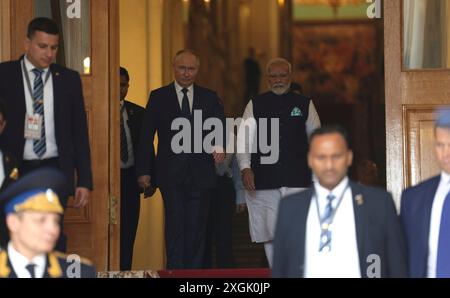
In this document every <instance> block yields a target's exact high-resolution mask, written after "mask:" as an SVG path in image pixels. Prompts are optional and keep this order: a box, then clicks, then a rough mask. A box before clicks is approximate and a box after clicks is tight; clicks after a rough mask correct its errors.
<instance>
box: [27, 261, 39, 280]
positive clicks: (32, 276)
mask: <svg viewBox="0 0 450 298" xmlns="http://www.w3.org/2000/svg"><path fill="white" fill-rule="evenodd" d="M34 267H36V265H35V264H33V263H30V264H28V265H26V266H25V268H26V269H27V270H28V272H30V276H31V278H36V274H35V273H34Z"/></svg>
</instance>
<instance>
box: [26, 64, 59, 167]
mask: <svg viewBox="0 0 450 298" xmlns="http://www.w3.org/2000/svg"><path fill="white" fill-rule="evenodd" d="M24 61H25V68H26V72H27V73H28V77H29V79H30V87H31V90H33V87H34V84H33V82H34V77H35V75H34V73H33V69H34V68H36V67H35V66H34V65H33V64H32V63H31V62H30V61H29V60H28V59H27V56H25V57H24ZM43 71H44V72H43V73H42V81H43V82H44V83H45V78H46V77H47V73H48V72H49V71H50V68H49V67H47V68H45V69H43ZM22 77H23V88H24V91H25V104H26V109H27V115H33V114H34V109H33V95H32V94H30V91H29V90H28V85H27V79H26V77H25V74H24V73H23V71H22ZM53 104H54V98H53V79H52V75H51V74H50V76H49V78H48V81H47V83H45V86H44V121H45V145H46V151H45V153H44V155H43V156H42V159H48V158H53V157H58V147H57V146H56V137H55V117H54V116H55V114H54V105H53ZM24 121H25V119H24ZM23 159H24V160H33V159H39V157H38V156H37V155H36V153H35V152H34V150H33V140H31V139H28V140H26V141H25V148H24V151H23Z"/></svg>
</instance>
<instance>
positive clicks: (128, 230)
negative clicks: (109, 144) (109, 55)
mask: <svg viewBox="0 0 450 298" xmlns="http://www.w3.org/2000/svg"><path fill="white" fill-rule="evenodd" d="M129 82H130V76H129V74H128V71H127V70H126V69H125V68H123V67H121V68H120V186H121V188H120V197H121V201H120V270H131V265H132V261H133V246H134V240H135V238H136V230H137V226H138V222H139V210H140V194H139V193H140V190H139V185H138V183H137V177H136V168H135V161H136V150H137V148H138V141H139V134H140V131H141V125H142V115H143V114H144V108H142V107H140V106H138V105H136V104H134V103H132V102H130V101H127V100H125V97H126V96H127V93H128V87H129Z"/></svg>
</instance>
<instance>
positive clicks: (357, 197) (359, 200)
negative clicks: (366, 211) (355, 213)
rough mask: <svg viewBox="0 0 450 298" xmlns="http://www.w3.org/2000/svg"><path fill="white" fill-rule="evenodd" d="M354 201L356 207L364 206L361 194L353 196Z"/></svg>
mask: <svg viewBox="0 0 450 298" xmlns="http://www.w3.org/2000/svg"><path fill="white" fill-rule="evenodd" d="M355 201H356V204H357V205H358V206H361V205H362V204H364V199H363V196H362V194H357V195H356V196H355Z"/></svg>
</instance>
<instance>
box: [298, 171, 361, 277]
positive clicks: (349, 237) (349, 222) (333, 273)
mask: <svg viewBox="0 0 450 298" xmlns="http://www.w3.org/2000/svg"><path fill="white" fill-rule="evenodd" d="M347 185H348V178H347V177H346V178H345V179H343V180H342V181H341V182H340V183H339V184H338V185H337V186H336V187H335V188H334V189H333V190H332V191H331V192H330V190H328V189H326V188H324V187H322V186H321V185H320V184H319V183H318V182H317V183H314V188H315V192H316V196H318V203H319V211H320V214H321V217H323V214H324V212H325V207H326V205H327V203H328V200H327V198H326V197H327V196H328V195H329V194H330V193H332V194H333V195H334V196H335V197H336V198H335V199H334V200H333V203H332V204H333V208H336V206H337V204H338V201H339V199H340V197H341V195H342V193H343V191H344V190H345V193H344V196H343V198H342V202H341V203H340V205H339V207H338V209H337V210H336V213H335V216H334V220H333V222H332V224H331V228H330V230H331V251H329V252H327V251H322V252H319V245H320V235H321V228H320V219H319V215H318V214H317V201H316V199H315V198H313V199H312V200H311V204H310V207H309V212H308V218H307V225H306V241H305V267H304V277H307V278H308V277H313V278H316V277H317V278H322V277H330V278H336V277H348V278H359V277H361V268H360V264H359V253H358V245H357V239H356V228H355V215H354V212H353V197H352V191H351V188H350V187H347ZM346 187H347V188H346Z"/></svg>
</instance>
